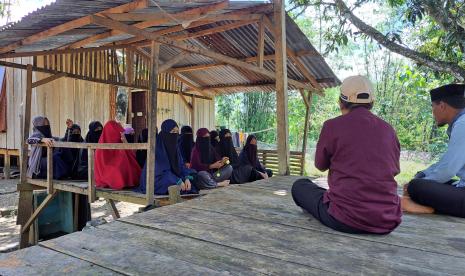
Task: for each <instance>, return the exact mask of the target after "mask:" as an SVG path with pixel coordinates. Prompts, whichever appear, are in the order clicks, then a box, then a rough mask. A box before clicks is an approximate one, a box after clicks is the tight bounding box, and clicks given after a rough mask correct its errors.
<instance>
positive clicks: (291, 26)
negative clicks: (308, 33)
mask: <svg viewBox="0 0 465 276" xmlns="http://www.w3.org/2000/svg"><path fill="white" fill-rule="evenodd" d="M129 2H131V1H130V0H57V1H56V2H55V3H52V4H50V5H48V6H45V7H43V8H41V9H39V10H37V11H35V12H32V13H30V14H28V15H27V16H25V17H24V18H22V19H21V20H20V21H19V22H16V23H13V24H9V25H8V26H4V27H3V28H2V30H1V31H0V47H2V46H6V45H9V44H11V43H14V42H17V41H20V40H22V39H24V38H26V37H28V36H30V35H33V34H35V33H38V32H41V31H44V30H47V29H49V28H51V27H54V26H57V25H60V24H63V23H66V22H68V21H71V20H74V19H77V18H80V17H84V16H87V15H89V14H95V13H98V12H100V11H103V10H106V9H109V8H113V7H116V6H119V5H122V4H126V3H129ZM216 2H218V0H212V1H209V0H203V1H179V2H178V1H166V0H156V3H155V1H149V3H150V6H149V7H147V8H145V9H140V10H136V11H133V12H131V13H141V12H142V13H147V12H154V13H160V12H168V13H178V12H181V11H185V10H188V9H191V8H195V7H199V6H204V5H207V4H212V3H216ZM266 3H269V1H231V2H230V3H229V7H228V8H226V9H223V10H219V11H216V12H215V13H217V14H222V13H226V12H230V11H233V10H239V9H248V8H251V7H254V6H257V5H263V4H266ZM271 17H272V16H271ZM232 22H233V21H221V22H217V23H212V24H208V25H204V26H201V27H196V28H190V29H186V30H184V31H182V32H178V33H176V34H183V33H193V32H196V31H199V30H204V29H208V28H213V27H217V26H220V25H224V24H228V23H232ZM124 23H127V24H133V23H137V22H124ZM176 24H179V23H178V22H172V23H169V24H163V25H162V26H156V27H152V28H148V29H146V30H150V31H155V30H160V29H163V28H166V27H170V26H174V25H176ZM105 31H108V29H106V28H103V27H100V26H96V25H86V26H83V27H80V28H76V29H74V30H70V31H67V32H64V33H61V34H59V35H55V36H52V37H48V38H46V39H43V40H41V41H39V42H36V43H33V44H30V45H23V46H21V47H18V48H16V49H15V52H23V51H39V50H49V49H55V48H59V47H63V46H66V45H69V44H71V43H74V42H77V41H80V40H82V39H84V38H87V37H90V36H92V35H95V34H99V33H103V32H105ZM286 34H287V44H288V47H290V48H291V49H292V50H293V51H295V52H299V51H314V52H316V49H315V48H314V47H313V46H312V45H311V43H310V42H309V41H308V39H307V38H306V37H305V35H304V34H303V32H302V31H301V30H300V29H299V27H298V26H297V25H296V23H295V22H294V21H293V20H292V19H291V18H290V17H289V16H288V17H287V18H286ZM131 37H132V35H124V34H123V35H117V36H112V37H108V38H105V39H101V40H98V41H94V42H92V43H91V44H89V45H87V46H86V47H98V46H101V45H105V44H109V43H113V42H118V41H122V40H125V39H128V38H131ZM257 40H258V26H257V24H250V25H245V26H242V27H239V28H236V29H232V30H228V31H225V32H222V33H215V34H211V35H208V36H202V37H197V38H194V39H189V40H187V42H188V43H192V44H194V45H196V46H199V47H202V48H206V49H210V50H214V51H216V52H219V53H222V54H225V55H228V56H231V57H235V58H248V57H254V56H257ZM179 53H180V51H179V50H178V49H173V48H171V47H168V46H166V45H162V47H161V49H160V59H161V60H162V61H167V60H169V59H171V58H173V57H175V56H176V55H178V54H179ZM273 53H274V42H273V38H272V35H271V34H270V33H269V32H268V31H267V32H266V36H265V55H271V54H273ZM298 58H299V60H300V61H301V62H302V63H303V64H304V66H305V67H306V68H307V70H308V71H309V72H310V73H311V74H312V75H313V76H314V77H315V78H316V79H317V80H320V81H322V82H321V83H320V85H321V86H322V87H324V88H327V87H333V86H336V85H339V84H340V81H339V80H338V78H337V77H336V76H335V75H334V73H333V71H332V70H331V68H330V67H329V66H328V65H327V63H326V62H325V60H324V58H323V57H322V56H321V55H319V54H317V55H307V56H300V57H298ZM213 63H216V61H214V60H213V59H211V58H208V57H204V56H200V55H197V54H192V55H189V56H188V57H186V58H185V59H184V60H182V61H180V62H179V63H178V64H176V66H175V67H184V66H194V65H202V64H213ZM264 68H266V69H268V70H271V71H274V61H272V60H268V61H265V63H264ZM180 74H182V76H183V77H184V78H186V79H188V80H190V81H191V82H192V83H194V84H196V85H198V86H201V87H206V88H210V87H215V90H214V91H215V92H219V93H231V92H247V91H273V85H272V82H273V80H272V79H270V78H269V77H266V76H263V75H261V74H257V73H253V72H250V71H247V70H244V69H242V68H238V67H233V66H230V65H223V66H216V67H210V68H208V69H204V70H197V71H188V72H182V73H180ZM288 76H289V78H292V79H295V80H300V81H305V77H304V76H303V74H302V73H301V72H300V71H299V70H298V69H297V68H296V66H295V65H294V64H292V63H291V62H290V61H289V60H288ZM260 84H267V85H266V86H264V85H260ZM233 85H241V88H240V89H236V88H232V87H231V86H233ZM253 85H257V86H253ZM222 86H223V87H224V88H221V87H222Z"/></svg>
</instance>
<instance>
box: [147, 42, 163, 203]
mask: <svg viewBox="0 0 465 276" xmlns="http://www.w3.org/2000/svg"><path fill="white" fill-rule="evenodd" d="M159 52H160V44H159V43H157V42H155V41H152V56H151V65H152V68H151V72H150V95H149V99H150V100H149V101H148V107H149V108H148V114H147V119H148V129H149V140H148V148H147V161H146V162H147V194H146V198H147V205H152V204H153V199H154V195H153V193H154V191H155V145H156V135H155V127H156V126H157V87H158V56H159Z"/></svg>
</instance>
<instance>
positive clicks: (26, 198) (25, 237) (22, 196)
mask: <svg viewBox="0 0 465 276" xmlns="http://www.w3.org/2000/svg"><path fill="white" fill-rule="evenodd" d="M26 79H27V83H26V94H25V97H24V99H23V114H22V137H21V162H20V163H21V166H20V184H19V185H18V190H19V202H18V219H17V224H19V225H21V228H22V227H23V226H24V225H25V224H26V223H27V221H28V220H29V218H30V217H31V215H32V191H33V189H32V187H31V185H29V184H27V176H26V173H27V162H28V159H29V157H28V144H27V143H26V139H27V138H29V128H30V126H31V99H32V65H31V64H28V65H27V78H26ZM28 245H29V229H28V230H27V231H21V234H20V243H19V246H20V248H25V247H27V246H28Z"/></svg>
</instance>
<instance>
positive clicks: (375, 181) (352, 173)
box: [315, 107, 402, 233]
mask: <svg viewBox="0 0 465 276" xmlns="http://www.w3.org/2000/svg"><path fill="white" fill-rule="evenodd" d="M399 157H400V145H399V140H398V139H397V136H396V133H395V131H394V129H393V128H392V127H391V126H390V125H389V124H388V123H386V122H385V121H383V120H382V119H380V118H378V117H377V116H375V115H374V114H373V113H371V112H370V111H369V110H368V109H366V108H364V107H358V108H355V109H353V110H352V111H351V112H350V113H348V114H346V115H343V116H339V117H337V118H334V119H331V120H328V121H326V122H325V123H324V125H323V129H322V130H321V133H320V138H319V141H318V144H317V149H316V155H315V166H316V167H317V168H318V169H319V170H321V171H325V170H327V169H329V174H328V184H329V190H328V191H326V193H325V194H324V197H323V202H324V203H328V202H329V210H328V212H329V214H330V215H332V216H333V217H334V218H336V219H337V220H338V221H340V222H342V223H344V224H346V225H349V226H352V227H354V228H357V229H360V230H365V231H368V232H372V233H387V232H391V231H392V230H394V228H396V227H397V226H398V225H399V224H400V222H401V216H402V212H401V208H400V198H399V196H398V195H397V183H396V181H395V180H394V176H396V175H397V174H398V173H399V172H400V167H399Z"/></svg>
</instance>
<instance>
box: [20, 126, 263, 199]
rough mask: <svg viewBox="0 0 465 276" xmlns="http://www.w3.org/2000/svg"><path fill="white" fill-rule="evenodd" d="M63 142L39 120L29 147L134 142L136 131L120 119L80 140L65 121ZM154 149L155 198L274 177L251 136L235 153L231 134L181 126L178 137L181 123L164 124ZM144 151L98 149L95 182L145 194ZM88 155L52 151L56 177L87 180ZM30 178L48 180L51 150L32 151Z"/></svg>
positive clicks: (94, 128)
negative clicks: (170, 192) (57, 143)
mask: <svg viewBox="0 0 465 276" xmlns="http://www.w3.org/2000/svg"><path fill="white" fill-rule="evenodd" d="M66 124H67V130H66V133H65V136H64V137H63V138H61V139H60V138H56V137H53V136H52V133H51V128H50V122H49V120H48V119H47V118H46V117H35V118H34V120H33V133H32V135H31V137H29V139H28V140H27V142H28V143H29V144H37V143H44V144H46V145H48V146H51V145H53V141H64V142H86V143H133V142H136V139H135V132H134V129H132V128H130V127H127V128H123V126H122V125H121V124H120V123H118V122H116V121H113V120H112V121H108V122H107V123H106V124H105V126H102V124H101V123H100V122H92V123H90V124H89V130H88V133H87V135H86V138H85V139H83V138H82V137H81V128H80V127H79V125H77V124H74V123H73V122H72V121H71V120H68V121H67V122H66ZM154 133H155V134H156V135H157V136H156V137H157V138H156V150H155V164H154V165H155V194H157V195H165V194H168V187H169V186H171V185H179V187H180V190H181V193H184V194H186V193H187V194H190V193H197V192H198V191H199V190H200V189H211V188H216V187H221V186H227V185H229V184H241V183H246V182H252V181H256V180H259V179H266V178H268V177H271V176H272V172H271V170H267V169H265V168H264V167H263V165H262V164H261V163H260V161H259V159H258V154H257V139H256V137H255V136H253V135H251V136H249V137H248V139H247V143H246V145H245V146H244V148H243V149H242V152H241V153H240V155H238V154H237V152H236V149H235V148H234V146H233V142H232V137H231V132H230V131H229V130H228V129H223V130H221V131H220V132H219V133H218V132H216V131H212V132H210V131H209V130H208V129H206V128H200V129H199V130H197V133H196V136H197V137H196V140H195V143H194V136H193V131H192V128H191V127H189V126H183V127H182V128H181V134H180V135H179V126H178V124H177V123H176V122H175V121H174V120H171V119H168V120H165V121H164V122H163V123H162V125H161V130H160V132H159V133H157V129H155V130H154ZM148 137H149V131H148V130H147V129H144V130H143V131H142V133H141V134H140V136H139V137H138V139H137V142H139V143H146V142H147V141H148ZM146 159H147V152H146V150H137V151H133V150H119V149H97V150H96V151H95V167H94V171H95V183H96V186H97V187H99V188H111V189H116V190H121V189H128V188H130V189H133V190H134V191H136V192H140V193H145V192H146V187H147V165H146ZM87 164H88V160H87V151H86V150H85V149H71V148H57V149H55V150H54V151H53V178H54V179H75V180H80V179H87V175H88V165H87ZM27 175H28V177H31V178H46V177H47V150H46V149H45V148H43V147H32V151H31V156H30V158H29V166H28V171H27Z"/></svg>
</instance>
